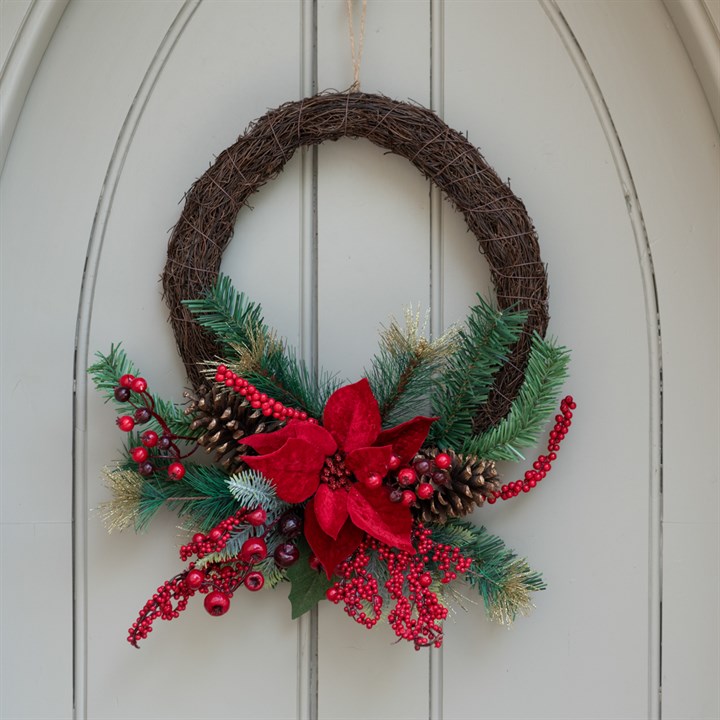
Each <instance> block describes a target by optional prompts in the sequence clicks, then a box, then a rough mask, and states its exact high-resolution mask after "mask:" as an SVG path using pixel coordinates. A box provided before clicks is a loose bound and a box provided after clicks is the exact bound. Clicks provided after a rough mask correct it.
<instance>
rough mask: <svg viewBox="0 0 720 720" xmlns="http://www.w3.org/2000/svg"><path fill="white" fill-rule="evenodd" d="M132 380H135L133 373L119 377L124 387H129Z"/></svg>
mask: <svg viewBox="0 0 720 720" xmlns="http://www.w3.org/2000/svg"><path fill="white" fill-rule="evenodd" d="M133 380H135V376H134V375H129V374H128V375H123V376H122V377H121V378H120V385H121V386H122V387H124V388H130V387H131V386H132V384H133Z"/></svg>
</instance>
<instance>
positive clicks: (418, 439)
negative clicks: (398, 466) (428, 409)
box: [375, 415, 437, 464]
mask: <svg viewBox="0 0 720 720" xmlns="http://www.w3.org/2000/svg"><path fill="white" fill-rule="evenodd" d="M436 420H437V418H436V417H423V416H422V415H418V416H417V417H414V418H413V419H412V420H408V421H407V422H404V423H402V424H401V425H396V426H395V427H393V428H390V429H388V430H383V431H382V432H381V433H380V434H379V435H378V437H377V440H376V441H375V445H392V449H393V453H394V454H395V455H397V456H398V457H399V458H400V461H401V462H402V463H403V464H405V463H409V462H410V461H411V460H412V459H413V457H414V456H415V455H417V451H418V450H419V449H420V448H421V447H422V444H423V443H424V442H425V438H426V437H427V434H428V432H430V426H431V425H432V424H433V423H434V422H435V421H436Z"/></svg>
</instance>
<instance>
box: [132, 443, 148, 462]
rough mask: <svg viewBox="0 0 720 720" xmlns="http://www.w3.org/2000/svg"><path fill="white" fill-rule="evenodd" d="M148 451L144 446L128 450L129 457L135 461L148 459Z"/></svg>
mask: <svg viewBox="0 0 720 720" xmlns="http://www.w3.org/2000/svg"><path fill="white" fill-rule="evenodd" d="M148 455H149V453H148V451H147V449H146V448H144V447H136V448H133V449H132V450H131V451H130V457H131V458H132V459H133V460H134V461H135V462H136V463H141V462H145V461H146V460H147V459H148Z"/></svg>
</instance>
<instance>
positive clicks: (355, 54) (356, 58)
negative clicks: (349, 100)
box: [346, 0, 367, 92]
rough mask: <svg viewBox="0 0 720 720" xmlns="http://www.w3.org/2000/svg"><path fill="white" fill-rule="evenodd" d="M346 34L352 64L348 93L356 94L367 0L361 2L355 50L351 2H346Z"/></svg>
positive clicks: (358, 84) (358, 82)
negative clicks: (347, 33) (350, 83)
mask: <svg viewBox="0 0 720 720" xmlns="http://www.w3.org/2000/svg"><path fill="white" fill-rule="evenodd" d="M346 6H347V17H348V32H349V34H350V53H351V55H352V63H353V83H352V85H351V86H350V92H357V91H358V90H359V89H360V63H361V62H362V54H363V45H364V44H365V15H366V14H367V0H363V2H362V12H361V14H360V37H359V38H358V42H357V48H356V46H355V29H354V27H353V0H346Z"/></svg>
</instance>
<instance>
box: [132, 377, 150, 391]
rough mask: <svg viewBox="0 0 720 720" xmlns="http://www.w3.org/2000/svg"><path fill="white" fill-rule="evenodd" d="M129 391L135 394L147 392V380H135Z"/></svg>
mask: <svg viewBox="0 0 720 720" xmlns="http://www.w3.org/2000/svg"><path fill="white" fill-rule="evenodd" d="M130 389H131V390H132V391H133V392H136V393H144V392H145V391H146V390H147V380H145V378H141V377H139V378H135V379H134V380H133V381H132V384H131V385H130Z"/></svg>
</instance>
